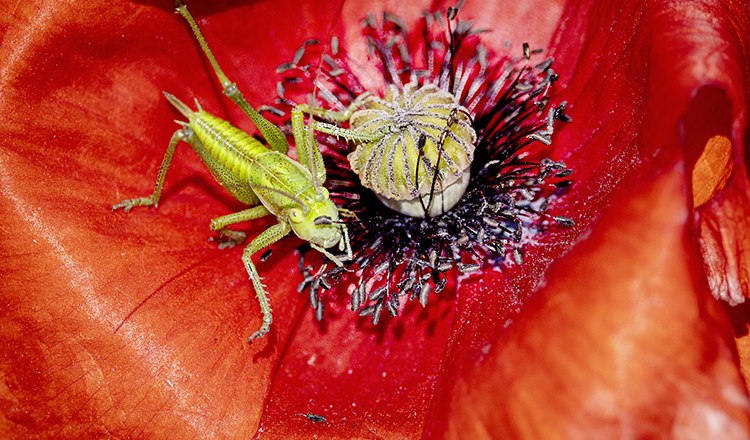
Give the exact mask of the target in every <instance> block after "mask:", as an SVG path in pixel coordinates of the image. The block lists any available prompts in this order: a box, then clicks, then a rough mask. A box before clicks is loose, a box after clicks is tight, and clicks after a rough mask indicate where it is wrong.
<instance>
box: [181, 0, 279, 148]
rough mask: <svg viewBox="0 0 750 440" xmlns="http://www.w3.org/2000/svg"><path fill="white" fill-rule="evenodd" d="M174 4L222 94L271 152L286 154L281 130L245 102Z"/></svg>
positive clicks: (187, 16)
mask: <svg viewBox="0 0 750 440" xmlns="http://www.w3.org/2000/svg"><path fill="white" fill-rule="evenodd" d="M175 4H176V5H177V9H176V11H175V12H177V13H178V14H180V15H181V16H182V17H183V18H184V19H185V20H186V21H187V22H188V24H189V25H190V29H191V30H192V31H193V35H195V39H196V40H198V44H199V45H200V46H201V49H202V50H203V54H204V55H205V56H206V58H207V59H208V62H209V63H210V64H211V68H212V69H213V71H214V73H215V74H216V77H217V78H218V79H219V82H220V83H221V87H223V89H224V94H225V95H226V96H227V97H228V98H229V99H231V100H232V101H233V102H234V103H235V104H237V106H239V107H240V108H241V109H242V111H244V112H245V114H246V115H247V116H248V117H249V118H250V120H251V121H253V124H255V126H256V127H258V130H260V133H261V134H262V135H263V138H264V139H265V140H266V142H268V146H269V147H271V149H272V150H276V151H278V152H280V153H282V154H286V153H287V151H288V150H289V144H288V143H287V141H286V136H284V133H282V132H281V129H279V127H277V126H276V125H274V124H272V123H271V122H270V121H269V120H268V119H266V118H264V117H263V116H261V114H260V113H258V111H257V110H255V109H254V108H253V107H252V106H251V105H250V104H249V103H248V102H247V99H245V96H244V95H243V94H242V92H240V89H239V88H237V84H235V83H234V82H232V81H230V80H229V78H228V77H227V76H226V75H225V74H224V71H222V70H221V67H220V66H219V63H218V62H217V61H216V58H215V57H214V54H213V52H211V49H210V48H209V47H208V43H206V39H205V38H203V34H202V33H201V30H200V28H199V27H198V24H197V23H196V22H195V19H194V18H193V16H192V15H191V14H190V12H188V10H187V6H185V4H184V3H183V2H182V1H180V0H177V1H175Z"/></svg>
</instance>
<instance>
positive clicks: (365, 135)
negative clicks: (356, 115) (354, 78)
mask: <svg viewBox="0 0 750 440" xmlns="http://www.w3.org/2000/svg"><path fill="white" fill-rule="evenodd" d="M354 105H357V106H359V104H357V103H356V101H355V103H353V104H352V105H350V106H349V109H347V110H346V111H345V112H343V113H339V112H335V111H332V110H324V109H318V108H310V106H309V105H307V104H299V105H297V106H295V107H294V109H292V125H293V124H294V122H295V119H297V120H298V123H302V114H303V113H305V114H308V115H311V116H320V117H322V118H325V119H328V120H333V121H335V122H344V121H347V120H348V119H349V117H350V116H351V113H352V112H353V110H354V107H353V106H354ZM310 121H311V125H312V124H314V130H315V131H319V132H321V133H326V134H330V135H333V136H337V137H342V138H344V139H346V140H348V141H354V142H375V141H377V140H378V139H380V138H382V137H383V135H384V134H385V133H381V132H380V131H365V130H352V129H349V128H341V127H339V126H338V125H333V124H329V123H326V122H318V121H314V120H313V119H312V118H311V119H310ZM302 124H303V123H302ZM294 141H295V142H298V139H297V136H295V137H294ZM298 148H299V147H298Z"/></svg>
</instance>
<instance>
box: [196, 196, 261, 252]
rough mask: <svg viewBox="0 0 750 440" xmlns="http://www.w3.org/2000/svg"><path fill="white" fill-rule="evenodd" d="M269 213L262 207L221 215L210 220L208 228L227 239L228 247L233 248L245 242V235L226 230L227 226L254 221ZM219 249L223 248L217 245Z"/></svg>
mask: <svg viewBox="0 0 750 440" xmlns="http://www.w3.org/2000/svg"><path fill="white" fill-rule="evenodd" d="M270 213H271V212H270V211H269V210H268V209H267V208H266V207H265V206H263V205H258V206H253V207H252V208H249V209H245V210H244V211H239V212H234V213H232V214H227V215H222V216H221V217H216V218H215V219H213V220H211V225H210V226H209V227H210V228H211V230H212V231H217V232H218V233H219V234H221V235H223V236H224V237H227V238H228V239H229V243H230V244H229V245H230V246H234V245H235V244H240V243H242V242H243V241H245V233H244V232H242V231H233V230H231V229H227V226H229V225H233V224H235V223H240V222H245V221H249V220H255V219H258V218H261V217H265V216H267V215H269V214H270ZM219 247H223V246H222V245H219Z"/></svg>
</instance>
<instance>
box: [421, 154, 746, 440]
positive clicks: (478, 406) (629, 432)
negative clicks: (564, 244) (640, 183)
mask: <svg viewBox="0 0 750 440" xmlns="http://www.w3.org/2000/svg"><path fill="white" fill-rule="evenodd" d="M683 188H684V171H683V169H682V167H678V168H675V169H673V170H671V171H667V172H666V173H664V174H661V175H660V176H659V177H657V178H656V179H654V180H653V181H652V183H649V184H648V185H644V187H643V188H639V189H637V190H635V191H632V190H631V191H627V192H625V193H623V194H622V197H619V198H618V199H617V200H616V203H615V204H614V207H613V209H611V210H609V211H608V212H607V214H606V215H605V216H604V217H603V218H602V219H601V220H600V221H599V222H597V225H596V227H595V228H594V229H593V232H592V235H591V236H590V237H589V238H588V239H587V240H586V241H585V242H583V243H581V244H580V245H579V246H577V247H576V248H575V250H574V251H572V252H571V253H570V254H568V255H566V256H565V257H564V258H562V259H560V260H558V262H556V264H555V265H554V266H553V268H552V269H551V270H550V271H549V272H548V274H547V276H546V279H547V282H546V285H545V287H544V288H542V289H541V290H540V291H539V292H538V293H537V294H536V295H535V297H534V298H533V299H532V300H531V301H529V303H528V304H527V305H526V307H525V308H524V310H523V313H521V314H520V315H519V317H518V319H517V320H515V321H514V322H513V323H512V324H511V325H510V326H509V327H508V329H507V331H505V332H503V334H502V335H500V336H499V337H498V338H497V339H495V340H494V341H490V342H487V345H486V346H485V347H484V351H483V353H484V354H486V355H480V356H479V357H478V358H477V359H476V365H475V366H474V367H473V368H472V369H470V370H469V371H466V372H464V373H463V374H460V375H458V377H457V379H456V380H457V382H456V385H455V388H454V389H453V394H452V395H451V397H450V398H449V402H447V403H446V405H449V406H450V407H451V408H452V411H451V412H450V413H449V414H450V416H449V418H448V421H447V432H448V433H449V436H450V437H453V438H478V437H480V436H482V435H483V434H485V433H488V432H489V433H492V436H496V437H499V438H535V439H536V438H555V437H560V436H562V437H572V438H579V437H587V438H617V437H621V436H627V437H635V438H642V437H663V436H674V437H678V438H682V437H685V436H687V437H695V438H725V439H729V438H738V439H739V438H746V436H747V435H748V432H749V431H750V419H748V405H749V403H750V402H749V401H748V398H747V395H746V390H745V387H744V384H743V382H742V378H741V377H740V375H739V373H738V370H737V367H736V359H735V355H734V350H733V343H732V340H731V338H730V337H728V336H727V335H728V334H729V329H728V328H727V321H726V317H725V316H724V314H723V313H721V310H720V309H719V308H717V304H716V303H715V302H714V300H713V299H712V298H711V297H710V295H709V291H708V289H707V286H706V284H705V281H704V280H703V279H702V278H701V276H700V275H696V274H699V273H700V271H699V270H698V269H699V268H700V263H699V261H698V259H697V258H695V257H692V258H691V257H690V256H691V255H694V256H697V252H696V249H695V248H694V245H693V244H692V243H691V242H690V240H686V237H687V236H688V234H687V232H688V230H689V215H688V212H689V210H688V206H689V205H688V201H687V199H686V197H685V193H684V191H681V190H682V189H683ZM679 194H682V196H680V195H679ZM717 330H720V331H721V332H719V331H717ZM436 422H437V423H436V425H437V426H440V427H443V426H446V425H443V424H442V423H440V419H436ZM441 429H442V428H441Z"/></svg>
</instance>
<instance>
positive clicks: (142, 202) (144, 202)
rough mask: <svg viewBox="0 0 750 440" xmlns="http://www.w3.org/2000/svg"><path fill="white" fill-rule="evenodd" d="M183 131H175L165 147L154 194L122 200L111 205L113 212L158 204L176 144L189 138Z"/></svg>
mask: <svg viewBox="0 0 750 440" xmlns="http://www.w3.org/2000/svg"><path fill="white" fill-rule="evenodd" d="M185 130H187V129H182V130H177V131H175V132H174V134H173V135H172V139H170V141H169V146H168V147H167V152H166V153H164V159H162V161H161V166H160V167H159V174H157V176H156V185H155V186H154V192H153V193H152V194H151V195H150V196H148V197H139V198H135V199H128V200H123V201H121V202H120V203H117V204H115V205H112V209H113V210H115V209H119V208H122V209H123V211H125V212H128V211H130V210H131V209H133V207H135V206H154V207H156V206H157V205H158V204H159V198H160V197H161V191H162V189H163V188H164V179H166V177H167V170H168V169H169V165H170V164H171V163H172V158H173V157H174V152H175V150H176V149H177V144H178V143H179V142H180V141H187V139H188V138H189V137H190V134H186V132H185Z"/></svg>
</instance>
